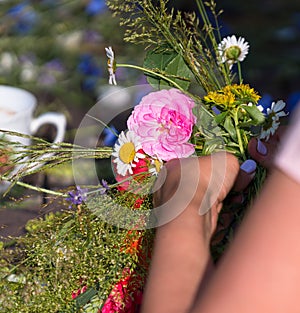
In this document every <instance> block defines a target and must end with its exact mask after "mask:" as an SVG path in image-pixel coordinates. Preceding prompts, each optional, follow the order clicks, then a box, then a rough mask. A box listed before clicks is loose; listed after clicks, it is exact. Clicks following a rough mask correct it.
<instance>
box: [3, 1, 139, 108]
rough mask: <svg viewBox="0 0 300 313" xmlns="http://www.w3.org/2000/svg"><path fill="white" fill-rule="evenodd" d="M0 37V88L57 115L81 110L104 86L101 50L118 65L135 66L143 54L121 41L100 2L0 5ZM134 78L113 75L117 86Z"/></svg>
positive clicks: (114, 21) (130, 73) (116, 25)
mask: <svg viewBox="0 0 300 313" xmlns="http://www.w3.org/2000/svg"><path fill="white" fill-rule="evenodd" d="M0 38H1V40H0V84H7V85H12V86H16V87H21V88H25V89H27V90H29V91H31V92H33V93H34V94H35V95H36V96H37V97H38V100H39V104H40V107H43V105H46V106H47V108H48V109H49V108H55V109H58V110H60V111H61V110H64V109H65V110H71V111H72V108H74V107H76V108H78V107H79V108H82V109H83V110H85V111H86V109H87V108H89V106H91V105H93V104H94V103H95V99H97V97H98V96H100V88H101V86H103V85H104V86H105V85H107V83H108V73H107V57H106V55H105V49H104V48H105V47H106V46H109V45H112V46H113V48H114V51H115V53H116V55H118V60H119V61H121V62H123V61H126V62H129V63H130V62H131V63H134V62H137V63H139V60H140V59H139V58H141V57H142V55H143V49H141V48H138V47H136V46H133V45H128V44H125V43H124V41H123V30H122V29H121V28H120V26H119V23H118V19H117V18H112V15H111V12H110V11H109V10H108V9H107V7H106V4H105V1H104V0H89V1H88V0H62V1H56V0H53V1H47V0H43V1H34V0H31V1H16V0H10V1H1V2H0ZM138 74H139V75H140V73H138ZM137 79H138V76H137V73H134V72H133V71H132V70H128V71H127V70H126V69H124V70H122V71H120V73H119V75H118V82H119V84H120V85H121V86H128V85H130V84H135V83H136V81H137ZM72 113H73V112H72Z"/></svg>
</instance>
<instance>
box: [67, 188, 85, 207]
mask: <svg viewBox="0 0 300 313" xmlns="http://www.w3.org/2000/svg"><path fill="white" fill-rule="evenodd" d="M68 194H69V197H68V198H66V200H67V201H70V202H72V203H73V204H75V205H79V204H82V203H83V202H84V201H85V200H86V199H87V189H86V188H83V189H82V188H80V187H79V186H76V190H74V191H70V192H69V193H68ZM70 207H71V206H70Z"/></svg>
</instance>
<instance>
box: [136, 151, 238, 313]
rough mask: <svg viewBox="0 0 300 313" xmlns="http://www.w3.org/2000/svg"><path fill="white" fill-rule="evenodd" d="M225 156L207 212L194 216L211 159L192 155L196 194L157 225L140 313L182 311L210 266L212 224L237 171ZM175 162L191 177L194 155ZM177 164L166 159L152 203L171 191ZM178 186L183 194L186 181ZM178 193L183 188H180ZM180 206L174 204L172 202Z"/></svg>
mask: <svg viewBox="0 0 300 313" xmlns="http://www.w3.org/2000/svg"><path fill="white" fill-rule="evenodd" d="M226 158H227V164H228V166H227V168H226V173H225V178H226V179H225V180H224V182H223V184H222V185H221V187H220V190H219V191H218V192H219V193H218V195H217V199H216V201H215V202H214V203H213V205H212V207H211V210H209V211H208V212H207V213H206V214H204V215H200V214H199V204H200V203H201V201H202V199H203V197H204V196H205V195H206V191H207V186H208V182H209V178H210V171H211V166H212V162H211V157H210V156H207V157H202V158H197V162H198V163H199V167H200V179H199V184H198V186H197V192H196V193H195V194H194V197H193V198H192V199H191V201H190V203H189V205H188V206H187V207H186V209H185V210H184V211H183V212H182V213H181V214H180V215H179V216H177V217H176V218H175V219H173V220H172V221H171V222H169V223H166V224H164V225H162V226H160V227H158V229H157V233H156V241H155V245H154V253H153V257H152V266H151V269H150V274H149V280H148V283H147V288H146V291H145V296H144V301H143V308H142V312H143V313H148V312H149V313H150V312H155V313H160V312H162V313H167V312H172V313H176V312H187V311H188V310H189V308H190V306H191V303H192V302H193V301H194V299H195V296H196V294H197V292H198V289H199V288H201V283H202V281H203V280H204V279H205V277H206V275H208V272H210V271H211V270H212V263H211V258H210V252H209V245H210V240H211V236H212V234H213V232H214V230H215V228H216V224H217V217H218V213H219V211H220V209H221V207H222V201H223V200H224V198H225V197H226V195H227V193H228V192H229V190H230V189H231V187H232V186H233V183H234V181H235V178H236V176H237V173H238V171H239V164H238V161H237V159H236V158H235V157H234V156H232V155H231V154H226ZM181 161H182V162H183V164H181V166H182V167H183V168H184V171H183V172H184V173H187V172H188V173H189V175H187V177H190V176H191V175H197V171H195V168H194V166H195V163H193V162H192V161H195V159H194V160H191V159H184V160H181ZM178 162H179V161H178V160H173V161H170V162H169V163H167V165H166V170H167V177H166V180H165V182H164V184H163V186H162V187H161V188H160V189H159V191H158V192H157V193H156V194H155V199H154V203H155V205H156V206H158V205H160V204H161V203H165V202H166V201H167V200H168V198H170V197H172V195H173V194H174V193H175V192H176V190H177V187H178V181H179V179H180V171H179V167H180V166H179V164H178ZM184 186H185V188H186V189H187V190H186V192H187V193H188V192H189V191H188V189H190V186H189V184H184ZM181 192H183V193H184V192H185V191H184V190H181ZM180 205H181V204H180V203H178V206H180ZM174 209H176V208H174ZM187 230H188V231H187ZM191 252H192V253H191ZM185 256H188V257H185ZM199 256H200V257H199ZM158 299H159V301H158Z"/></svg>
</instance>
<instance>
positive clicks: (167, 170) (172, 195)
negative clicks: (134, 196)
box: [153, 152, 239, 239]
mask: <svg viewBox="0 0 300 313" xmlns="http://www.w3.org/2000/svg"><path fill="white" fill-rule="evenodd" d="M238 171H239V164H238V160H237V158H236V157H234V156H233V155H232V154H230V153H227V152H218V153H215V154H212V155H209V156H203V157H190V158H185V159H174V160H171V161H169V162H167V163H166V164H165V166H164V168H163V169H162V172H161V173H160V174H159V176H158V179H157V181H156V184H155V186H154V189H155V190H156V191H155V193H154V199H153V202H154V207H155V209H156V210H157V217H158V224H159V225H163V224H165V223H167V222H169V221H171V220H172V219H175V218H176V217H177V216H178V215H180V214H181V213H183V211H187V212H191V214H193V215H194V216H195V217H196V216H205V219H202V221H204V220H205V225H204V226H205V227H203V229H205V236H206V237H207V238H209V239H210V237H211V235H212V233H213V232H214V230H215V227H216V224H217V218H218V213H219V212H220V210H221V207H222V202H223V200H224V199H225V197H226V196H227V194H228V192H229V191H230V189H231V188H232V186H233V184H234V181H235V179H236V176H237V174H238ZM187 214H188V213H187Z"/></svg>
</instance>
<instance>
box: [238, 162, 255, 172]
mask: <svg viewBox="0 0 300 313" xmlns="http://www.w3.org/2000/svg"><path fill="white" fill-rule="evenodd" d="M240 169H241V170H242V171H244V172H246V173H247V174H251V173H253V172H254V171H255V170H256V162H255V161H254V160H246V161H245V162H244V163H242V165H241V166H240Z"/></svg>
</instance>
